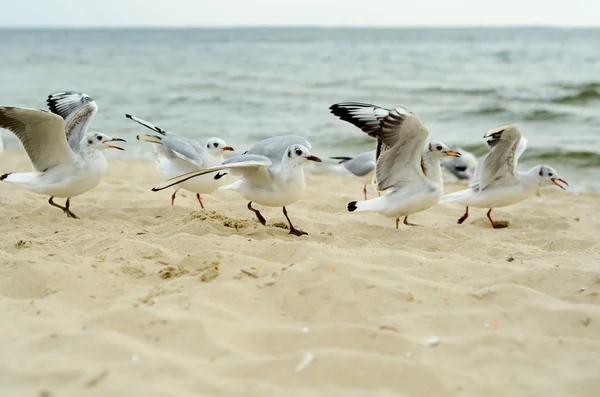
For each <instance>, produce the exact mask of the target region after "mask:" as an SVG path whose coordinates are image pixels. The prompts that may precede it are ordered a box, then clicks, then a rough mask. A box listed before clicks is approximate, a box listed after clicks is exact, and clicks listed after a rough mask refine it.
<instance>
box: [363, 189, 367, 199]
mask: <svg viewBox="0 0 600 397" xmlns="http://www.w3.org/2000/svg"><path fill="white" fill-rule="evenodd" d="M363 193H364V194H365V200H367V185H365V186H364V188H363Z"/></svg>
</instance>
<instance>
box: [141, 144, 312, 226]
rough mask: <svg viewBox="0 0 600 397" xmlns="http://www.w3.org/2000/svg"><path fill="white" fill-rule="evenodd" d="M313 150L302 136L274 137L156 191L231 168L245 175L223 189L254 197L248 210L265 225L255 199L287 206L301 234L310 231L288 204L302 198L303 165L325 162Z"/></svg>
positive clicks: (303, 183) (284, 213) (182, 176)
mask: <svg viewBox="0 0 600 397" xmlns="http://www.w3.org/2000/svg"><path fill="white" fill-rule="evenodd" d="M310 149H311V145H310V143H309V142H308V141H307V140H306V139H304V138H302V137H300V136H295V135H283V136H276V137H271V138H268V139H265V140H263V141H261V142H259V143H257V144H255V145H254V146H252V147H251V148H250V149H249V150H248V151H246V152H245V153H244V154H241V155H239V156H236V157H232V158H230V159H228V160H225V161H224V162H223V164H222V165H219V166H216V167H211V168H207V169H204V170H200V171H194V172H190V173H187V174H184V175H180V176H178V177H175V178H171V179H170V180H169V181H167V182H166V183H165V184H164V185H162V186H159V187H155V188H153V189H152V191H154V192H156V191H159V190H163V189H166V188H168V187H170V186H174V185H176V184H179V183H182V182H185V181H187V180H189V179H192V178H195V177H198V176H200V175H206V174H210V173H212V172H215V171H221V170H229V172H231V173H232V174H233V175H234V176H240V177H241V178H240V179H239V180H237V181H235V182H233V183H231V184H229V185H227V186H222V187H220V188H219V190H235V191H237V192H238V193H240V194H241V195H242V196H243V197H244V198H245V199H246V200H250V202H249V203H248V209H249V210H250V211H252V212H254V214H255V215H256V218H257V219H258V221H259V222H260V223H262V224H263V225H266V224H267V222H266V220H265V218H264V217H263V216H262V214H261V213H260V212H259V211H258V210H257V209H255V208H253V207H252V203H253V202H256V203H257V204H260V205H265V206H268V207H283V215H285V217H286V219H287V221H288V223H289V225H290V234H293V235H295V236H298V237H299V236H302V235H304V234H308V233H306V232H304V231H302V230H299V229H296V228H295V227H294V225H293V224H292V221H291V220H290V218H289V217H288V213H287V210H286V208H285V207H286V206H288V205H290V204H292V203H295V202H296V201H298V200H299V199H300V198H301V197H302V195H303V193H304V190H305V180H304V169H303V165H304V164H306V162H307V161H315V162H321V159H319V158H318V157H316V156H313V155H311V154H310ZM222 175H224V174H221V173H218V174H217V175H215V176H214V178H215V179H218V178H220V177H221V176H222Z"/></svg>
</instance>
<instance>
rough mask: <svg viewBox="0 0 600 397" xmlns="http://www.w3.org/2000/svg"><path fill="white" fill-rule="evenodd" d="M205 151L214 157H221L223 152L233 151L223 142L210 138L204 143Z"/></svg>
mask: <svg viewBox="0 0 600 397" xmlns="http://www.w3.org/2000/svg"><path fill="white" fill-rule="evenodd" d="M206 150H207V151H208V152H209V153H212V154H215V155H221V154H223V152H224V151H226V150H228V151H233V148H232V147H231V146H227V144H226V143H225V141H224V140H222V139H220V138H210V139H209V140H208V141H206Z"/></svg>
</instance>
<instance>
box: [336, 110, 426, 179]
mask: <svg viewBox="0 0 600 397" xmlns="http://www.w3.org/2000/svg"><path fill="white" fill-rule="evenodd" d="M329 109H330V110H331V113H333V114H334V115H336V116H338V117H339V118H340V119H342V120H344V121H347V122H349V123H351V124H353V125H355V126H357V127H358V128H360V129H361V130H363V131H364V132H365V133H367V134H368V135H369V136H372V137H374V138H377V150H376V159H377V166H376V168H375V179H376V181H377V189H378V190H386V189H389V188H391V187H397V188H400V187H403V186H406V185H409V184H412V183H426V178H425V175H424V174H423V169H422V168H421V158H422V155H423V147H424V145H425V140H426V139H427V136H428V135H429V131H427V128H426V127H425V126H424V125H423V124H422V123H421V120H420V119H419V117H418V116H417V115H416V114H414V113H412V112H411V111H409V110H408V109H406V108H404V107H402V106H398V107H396V108H394V109H391V110H388V109H384V108H381V107H379V106H375V105H370V104H366V103H357V102H344V103H338V104H335V105H332V106H331V107H330V108H329Z"/></svg>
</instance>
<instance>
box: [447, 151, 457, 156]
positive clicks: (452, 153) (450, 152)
mask: <svg viewBox="0 0 600 397" xmlns="http://www.w3.org/2000/svg"><path fill="white" fill-rule="evenodd" d="M446 156H450V157H460V153H458V152H457V151H456V150H448V151H447V152H446Z"/></svg>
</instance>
